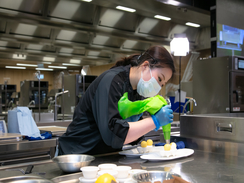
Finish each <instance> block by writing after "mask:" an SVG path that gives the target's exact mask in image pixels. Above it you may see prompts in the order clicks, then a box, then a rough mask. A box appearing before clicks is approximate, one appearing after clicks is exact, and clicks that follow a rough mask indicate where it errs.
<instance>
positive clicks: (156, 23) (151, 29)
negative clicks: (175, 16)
mask: <svg viewBox="0 0 244 183" xmlns="http://www.w3.org/2000/svg"><path fill="white" fill-rule="evenodd" d="M171 28H172V23H170V22H167V21H163V20H157V19H153V18H147V17H145V18H143V19H142V21H141V22H140V24H139V29H138V30H139V33H144V34H150V35H155V36H160V37H166V38H167V37H168V33H169V31H170V29H171Z"/></svg>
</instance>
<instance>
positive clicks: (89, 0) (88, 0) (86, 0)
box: [82, 0, 92, 2]
mask: <svg viewBox="0 0 244 183" xmlns="http://www.w3.org/2000/svg"><path fill="white" fill-rule="evenodd" d="M82 1H85V2H91V1H92V0H82Z"/></svg>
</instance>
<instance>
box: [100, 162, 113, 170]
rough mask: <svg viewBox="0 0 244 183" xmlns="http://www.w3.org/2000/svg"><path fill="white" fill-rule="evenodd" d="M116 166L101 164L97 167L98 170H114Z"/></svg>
mask: <svg viewBox="0 0 244 183" xmlns="http://www.w3.org/2000/svg"><path fill="white" fill-rule="evenodd" d="M116 167H117V165H116V164H112V163H103V164H100V165H98V168H99V169H100V170H114V168H116Z"/></svg>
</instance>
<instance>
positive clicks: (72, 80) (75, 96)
mask: <svg viewBox="0 0 244 183" xmlns="http://www.w3.org/2000/svg"><path fill="white" fill-rule="evenodd" d="M96 78H97V76H91V75H85V76H82V75H79V74H76V75H64V90H69V93H68V95H64V96H63V97H64V101H65V105H62V107H64V114H73V113H74V109H75V106H76V105H77V104H78V103H79V101H80V99H81V97H82V95H84V93H85V91H86V89H87V88H88V86H89V85H90V84H91V83H92V82H93V81H94V80H95V79H96Z"/></svg>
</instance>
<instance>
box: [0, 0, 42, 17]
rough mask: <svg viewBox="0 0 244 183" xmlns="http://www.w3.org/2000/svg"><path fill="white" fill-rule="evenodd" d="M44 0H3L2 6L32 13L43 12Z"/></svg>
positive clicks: (0, 4)
mask: <svg viewBox="0 0 244 183" xmlns="http://www.w3.org/2000/svg"><path fill="white" fill-rule="evenodd" d="M43 1H44V0H1V3H0V8H4V9H9V10H14V11H19V12H26V13H31V14H41V13H42V11H41V8H42V6H43Z"/></svg>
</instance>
